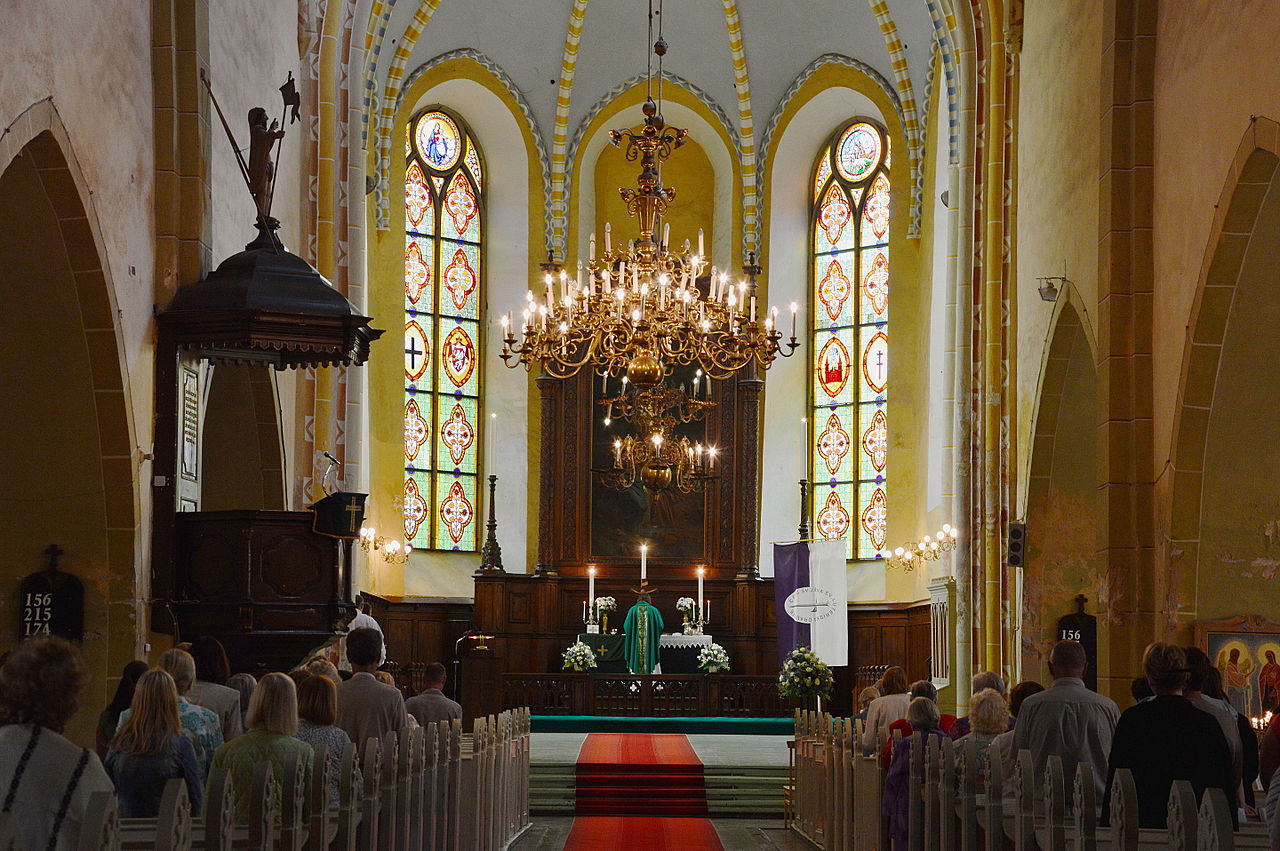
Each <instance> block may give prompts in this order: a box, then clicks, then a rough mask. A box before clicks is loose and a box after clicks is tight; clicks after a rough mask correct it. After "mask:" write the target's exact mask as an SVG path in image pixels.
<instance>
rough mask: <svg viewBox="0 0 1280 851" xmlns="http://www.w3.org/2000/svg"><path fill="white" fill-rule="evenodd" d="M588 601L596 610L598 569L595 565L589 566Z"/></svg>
mask: <svg viewBox="0 0 1280 851" xmlns="http://www.w3.org/2000/svg"><path fill="white" fill-rule="evenodd" d="M587 603H588V604H589V605H590V606H591V607H592V610H593V611H594V609H595V605H596V569H595V568H594V567H588V568H587Z"/></svg>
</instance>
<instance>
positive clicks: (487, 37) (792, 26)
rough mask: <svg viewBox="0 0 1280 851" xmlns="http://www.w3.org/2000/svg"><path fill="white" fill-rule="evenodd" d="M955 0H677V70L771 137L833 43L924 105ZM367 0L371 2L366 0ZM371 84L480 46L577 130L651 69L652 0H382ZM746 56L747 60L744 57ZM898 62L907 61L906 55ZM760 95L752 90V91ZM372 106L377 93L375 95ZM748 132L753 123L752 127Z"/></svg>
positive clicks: (386, 83) (669, 65) (554, 122)
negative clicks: (786, 99) (771, 127)
mask: <svg viewBox="0 0 1280 851" xmlns="http://www.w3.org/2000/svg"><path fill="white" fill-rule="evenodd" d="M943 2H944V0H737V1H736V2H735V0H719V2H717V0H671V2H668V3H666V8H665V15H666V23H665V25H664V36H665V38H666V40H667V42H668V44H669V45H670V53H669V54H668V55H667V57H666V63H665V70H666V71H667V72H668V73H671V74H674V75H676V76H678V77H681V78H683V79H684V80H687V81H688V82H690V83H692V84H693V85H694V86H696V87H697V88H699V89H701V90H702V91H703V92H705V93H706V95H707V96H709V98H710V99H711V100H713V101H714V102H715V103H716V104H718V105H719V107H720V109H721V110H722V111H723V112H724V113H725V114H726V115H727V116H728V117H729V118H730V120H731V121H732V122H733V124H734V125H736V126H735V130H736V131H737V132H738V133H740V134H741V135H742V136H743V137H744V138H743V141H744V142H747V143H748V144H752V143H758V142H759V141H760V136H761V133H762V132H763V129H764V125H765V123H766V122H767V120H768V118H769V116H770V115H771V114H772V113H773V111H774V110H775V108H776V107H777V106H778V104H779V102H780V101H781V100H782V97H783V95H784V93H785V91H786V89H787V88H788V86H790V85H791V83H792V82H793V81H794V80H795V79H796V77H797V76H798V75H799V74H800V73H801V72H802V71H804V69H805V68H806V66H808V65H809V64H810V63H811V62H813V60H815V59H816V58H818V57H819V56H821V55H823V54H828V53H834V54H840V55H843V56H847V57H850V58H853V59H856V60H859V61H860V62H862V63H865V64H866V65H867V66H870V68H872V69H874V70H875V71H877V72H878V73H879V74H880V76H882V77H883V78H884V80H886V81H888V82H889V84H890V85H891V86H893V87H894V89H895V90H896V92H897V94H898V97H899V99H900V100H901V101H902V102H903V104H904V106H905V105H907V104H908V102H910V103H912V104H915V105H918V106H916V108H917V109H919V108H923V99H924V93H925V90H926V78H927V77H928V76H929V75H930V66H931V55H932V53H933V45H934V41H935V32H936V30H935V26H934V23H935V20H936V21H937V22H938V23H939V24H940V25H943V26H945V24H944V23H943V21H944V18H943V17H942V16H943V14H944V12H943V11H942V9H941V8H940V7H941V6H942V5H943ZM362 5H363V4H362ZM371 5H372V8H370V9H368V11H367V12H364V11H362V10H360V9H358V10H357V13H356V15H357V18H356V22H355V23H356V38H357V40H359V39H360V38H361V37H362V36H363V35H364V33H363V32H362V31H361V30H360V25H361V24H362V23H366V26H367V31H368V32H369V33H371V35H370V36H369V37H368V38H367V40H366V42H365V44H366V47H367V56H366V66H365V69H364V75H365V82H366V84H367V85H369V86H370V89H371V90H372V92H373V93H374V99H375V104H376V106H375V108H377V109H381V108H382V106H383V104H382V103H376V101H383V100H386V98H387V95H388V93H395V92H398V91H399V88H400V86H401V84H402V83H403V81H404V79H405V77H407V76H408V75H409V74H411V73H412V71H413V70H414V69H415V68H417V67H419V66H420V65H422V64H423V63H425V62H428V61H429V60H431V59H432V58H434V57H437V56H440V55H442V54H446V53H449V52H451V51H456V50H461V49H470V50H475V51H478V52H479V53H481V54H483V55H484V56H485V57H487V58H488V59H489V60H490V61H492V62H493V63H494V64H495V65H497V66H498V67H499V68H501V69H502V70H503V71H505V72H506V74H507V75H508V76H509V77H510V79H511V80H512V81H513V82H514V84H515V87H516V88H518V89H519V90H520V92H521V93H522V94H523V96H524V99H525V101H526V102H527V103H528V104H529V107H530V109H531V111H532V113H533V115H534V117H535V118H536V120H537V124H538V126H539V128H540V130H541V132H542V133H543V134H544V136H545V137H546V140H547V144H548V147H551V146H552V145H553V144H554V141H553V140H554V137H555V136H556V134H558V133H565V134H566V135H567V136H568V137H569V138H572V136H573V133H574V130H575V129H576V128H577V127H578V125H579V124H580V123H581V121H582V119H583V117H584V116H586V114H587V113H588V111H589V110H590V109H591V107H592V106H593V105H594V104H596V103H597V101H599V100H600V99H601V98H602V97H604V96H606V95H607V94H608V93H609V92H610V90H612V89H614V88H615V87H617V86H618V85H619V84H622V83H623V82H625V81H627V80H629V79H631V78H633V77H635V76H636V75H638V74H641V73H643V72H644V70H645V62H646V58H647V55H648V49H649V48H648V44H647V38H646V28H647V22H646V15H647V9H648V3H647V2H646V0H398V2H397V0H372V4H371ZM735 54H736V55H737V56H740V57H741V58H742V59H743V60H745V61H744V62H739V63H738V65H737V67H735ZM895 66H896V67H895ZM739 91H746V92H747V94H748V97H746V98H743V99H741V100H740V99H739V96H738V92H739ZM375 104H371V105H375ZM558 107H559V109H558ZM744 131H745V132H744Z"/></svg>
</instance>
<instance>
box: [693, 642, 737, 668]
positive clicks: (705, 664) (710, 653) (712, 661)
mask: <svg viewBox="0 0 1280 851" xmlns="http://www.w3.org/2000/svg"><path fill="white" fill-rule="evenodd" d="M698 667H699V668H700V669H701V670H703V671H706V672H707V673H708V674H714V673H716V672H717V671H727V670H729V654H728V653H726V652H725V649H724V648H723V647H721V646H720V645H719V644H715V643H714V642H713V643H711V644H708V645H707V646H706V647H703V648H702V649H701V650H699V651H698Z"/></svg>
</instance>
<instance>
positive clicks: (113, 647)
mask: <svg viewBox="0 0 1280 851" xmlns="http://www.w3.org/2000/svg"><path fill="white" fill-rule="evenodd" d="M24 118H26V119H27V120H28V122H29V123H28V124H27V125H26V126H30V127H34V128H35V129H37V130H39V131H40V132H38V133H37V135H35V136H34V138H32V139H31V140H30V141H29V142H28V143H27V144H26V145H25V146H23V147H22V148H21V149H20V150H19V151H18V152H17V153H16V155H15V156H13V157H12V159H11V160H9V161H8V162H0V221H3V222H5V226H4V227H3V228H0V300H2V301H3V303H4V304H5V308H6V309H5V310H4V311H3V312H0V337H2V338H3V339H4V340H5V351H6V354H7V357H6V359H5V365H4V368H3V369H0V398H4V399H6V400H9V401H10V402H11V403H12V407H11V409H10V410H11V411H12V414H13V415H12V416H9V417H6V421H5V427H4V428H3V429H0V459H3V462H2V463H0V491H2V492H3V493H5V494H6V499H7V507H6V510H5V511H4V512H3V513H2V514H0V539H2V540H4V541H5V542H6V544H7V546H6V550H7V554H8V557H7V558H6V559H5V561H4V564H3V566H0V587H3V589H4V590H3V592H0V601H3V606H4V608H5V609H6V610H7V611H5V612H4V614H3V616H2V617H0V646H4V647H11V646H13V645H14V644H16V643H17V641H18V640H19V638H20V636H18V635H17V634H16V632H17V622H18V614H17V613H16V612H13V611H12V610H9V606H10V605H13V604H17V605H21V602H20V601H18V600H17V599H16V598H17V591H18V584H19V582H20V581H21V578H22V577H23V576H25V575H27V574H29V573H32V572H35V571H37V570H39V569H40V568H41V567H42V566H43V559H42V556H41V551H42V550H43V549H44V548H45V547H46V546H48V545H49V544H50V543H56V544H58V546H59V547H61V549H62V550H63V552H64V556H63V558H62V562H61V565H60V567H61V569H63V570H65V571H67V572H70V573H73V574H76V575H77V576H79V578H80V579H81V581H82V582H83V583H84V586H85V611H84V630H85V641H84V647H83V650H84V657H85V665H86V668H87V671H88V674H89V688H88V690H87V692H86V694H85V695H83V697H82V705H84V706H87V707H99V706H101V705H103V704H104V703H105V701H106V700H107V698H108V689H109V688H113V687H114V680H113V678H114V677H117V676H118V674H119V671H120V669H121V667H122V666H123V665H124V663H125V662H126V661H128V660H130V659H132V658H134V657H135V656H136V655H137V654H138V653H139V652H141V650H142V640H143V636H144V635H145V632H146V619H145V611H144V610H143V608H142V606H141V603H140V601H141V600H142V599H143V598H144V597H145V596H146V587H145V579H143V578H142V577H141V576H140V575H139V574H138V572H137V570H136V560H135V552H136V547H137V541H138V489H137V478H136V477H137V470H138V466H139V459H138V457H137V456H136V455H135V445H136V442H135V441H134V439H133V438H132V434H131V431H132V430H131V424H130V420H129V404H128V395H129V394H128V389H127V384H126V383H125V380H124V377H123V376H124V371H123V370H122V369H121V364H122V357H121V352H120V347H119V343H118V329H117V327H116V317H117V312H116V310H115V308H114V304H113V300H112V294H111V289H110V287H111V285H110V281H109V279H108V276H107V273H106V271H105V270H104V268H103V264H102V260H101V254H100V252H99V249H98V245H99V244H100V240H99V239H98V238H97V228H96V222H95V220H94V219H93V217H92V213H91V211H86V208H85V206H84V205H83V203H82V201H81V199H82V198H83V197H87V193H86V192H85V191H84V190H83V181H82V180H81V179H80V175H79V173H78V169H76V167H75V165H74V160H73V159H71V158H69V157H67V156H66V155H65V154H64V151H65V150H66V136H65V132H64V131H63V129H62V126H61V124H60V122H58V120H57V116H56V114H55V113H54V112H53V109H52V106H51V105H49V104H48V103H42V104H38V105H37V106H35V107H32V109H31V110H29V111H28V113H27V115H26V116H24ZM42 127H43V128H45V129H41V128H42ZM11 601H12V602H11ZM94 712H96V710H94ZM94 712H80V713H79V714H78V715H77V716H76V718H75V719H74V720H73V721H72V724H71V726H70V728H69V729H68V735H70V736H71V737H72V738H73V739H75V740H77V741H79V742H81V743H83V744H91V743H92V742H93V727H94V720H95V715H94Z"/></svg>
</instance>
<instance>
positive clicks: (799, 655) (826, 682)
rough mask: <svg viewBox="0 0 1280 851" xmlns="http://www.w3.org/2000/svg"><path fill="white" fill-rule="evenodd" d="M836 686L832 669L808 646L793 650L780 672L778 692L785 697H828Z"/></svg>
mask: <svg viewBox="0 0 1280 851" xmlns="http://www.w3.org/2000/svg"><path fill="white" fill-rule="evenodd" d="M834 686H835V677H834V676H832V674H831V669H830V668H828V667H827V665H826V663H825V662H823V661H822V660H821V659H819V658H818V654H816V653H814V652H813V651H812V650H810V649H809V648H808V647H798V648H796V649H795V650H793V651H791V655H790V656H788V657H787V661H786V662H785V663H784V664H783V666H782V670H781V671H780V672H779V673H778V694H780V695H782V696H783V697H796V698H800V699H806V698H810V697H821V698H826V697H830V696H831V689H832V688H833V687H834Z"/></svg>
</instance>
